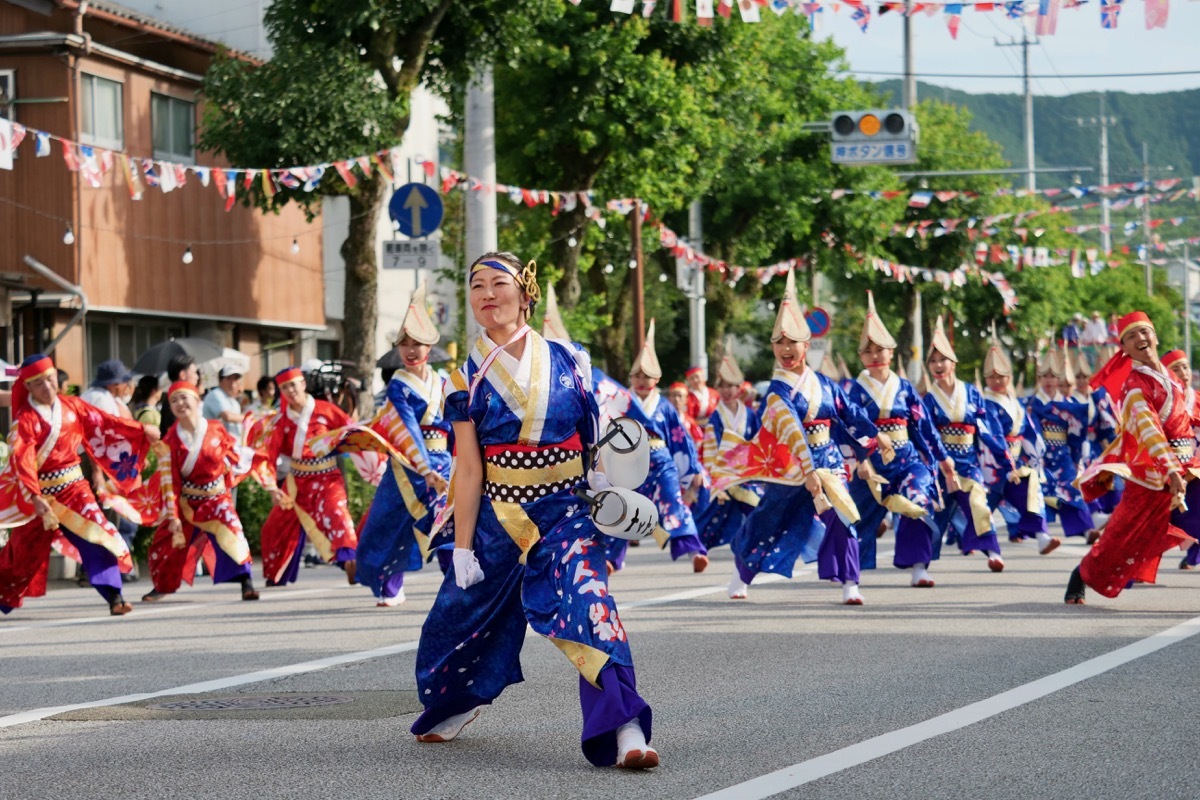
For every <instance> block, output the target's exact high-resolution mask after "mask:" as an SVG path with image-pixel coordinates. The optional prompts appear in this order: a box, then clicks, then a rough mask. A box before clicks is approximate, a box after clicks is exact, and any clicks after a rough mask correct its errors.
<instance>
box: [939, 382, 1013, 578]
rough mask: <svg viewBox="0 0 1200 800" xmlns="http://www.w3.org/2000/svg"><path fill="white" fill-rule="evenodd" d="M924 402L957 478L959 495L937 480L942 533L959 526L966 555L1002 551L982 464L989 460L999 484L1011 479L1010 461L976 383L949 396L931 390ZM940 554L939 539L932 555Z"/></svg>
mask: <svg viewBox="0 0 1200 800" xmlns="http://www.w3.org/2000/svg"><path fill="white" fill-rule="evenodd" d="M922 402H923V403H924V404H925V411H926V412H927V413H928V414H929V421H930V422H931V423H933V426H934V427H935V428H937V431H938V435H939V436H941V439H942V448H943V449H944V450H945V451H946V455H948V456H950V458H952V459H953V460H954V473H955V475H956V477H957V478H958V484H959V488H960V491H957V492H947V491H946V479H945V476H944V475H939V476H938V481H939V485H940V486H941V488H942V497H943V499H944V502H945V507H944V508H943V509H942V510H941V511H939V512H938V513H937V516H936V517H935V519H934V521H935V522H936V523H937V529H938V531H939V532H940V533H946V532H947V531H948V530H950V529H951V526H952V525H953V526H955V528H957V527H958V526H961V530H962V533H961V535H960V536H959V537H958V544H959V547H960V548H961V549H962V552H964V553H970V552H973V551H977V550H978V551H982V552H985V553H987V552H992V553H997V554H998V553H999V552H1000V542H999V541H998V540H997V539H996V531H995V530H993V528H992V510H991V508H989V507H988V503H987V491H986V488H985V484H984V478H983V467H982V463H981V462H982V460H983V459H991V460H992V461H993V462H994V464H995V471H996V473H997V474H998V475H999V476H1000V478H1001V479H1004V480H1007V478H1008V471H1009V469H1011V468H1012V461H1011V460H1010V458H1009V455H1008V449H1007V448H1006V447H1005V445H1004V440H1003V439H1002V438H1000V437H999V436H998V434H997V432H996V431H995V430H993V427H992V426H993V424H994V423H992V422H990V421H989V418H988V413H987V406H986V404H985V402H984V399H983V395H982V394H981V393H980V391H979V390H978V389H977V388H975V386H973V385H972V384H969V383H964V382H963V381H960V380H956V381H955V382H954V389H952V390H951V391H950V393H949V394H946V393H945V392H943V391H942V390H941V389H940V388H938V386H937V384H932V383H931V385H930V387H929V393H928V394H926V395H925V397H924V399H923V400H922ZM940 550H941V536H937V537H935V541H934V552H935V554H936V553H938V552H939V551H940Z"/></svg>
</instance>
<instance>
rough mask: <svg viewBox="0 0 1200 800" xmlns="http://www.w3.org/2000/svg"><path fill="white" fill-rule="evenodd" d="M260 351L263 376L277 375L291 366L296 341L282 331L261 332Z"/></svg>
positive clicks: (259, 337) (259, 338)
mask: <svg viewBox="0 0 1200 800" xmlns="http://www.w3.org/2000/svg"><path fill="white" fill-rule="evenodd" d="M258 343H259V351H260V352H261V354H262V374H263V375H272V376H273V375H275V374H276V373H277V372H279V371H280V370H283V369H285V368H287V367H288V366H290V365H291V364H292V363H293V362H292V346H293V345H294V344H295V343H296V342H295V340H294V339H293V338H292V337H291V336H289V335H288V334H287V333H284V332H280V331H261V332H260V333H259V334H258Z"/></svg>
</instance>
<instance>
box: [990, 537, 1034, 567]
mask: <svg viewBox="0 0 1200 800" xmlns="http://www.w3.org/2000/svg"><path fill="white" fill-rule="evenodd" d="M1039 541H1041V540H1040V539H1039ZM984 552H985V553H987V557H988V561H991V560H992V559H993V558H994V559H996V560H997V561H999V562H1001V563H1003V562H1004V559H1003V558H1001V557H1000V554H999V553H997V552H996V551H995V550H985V551H984Z"/></svg>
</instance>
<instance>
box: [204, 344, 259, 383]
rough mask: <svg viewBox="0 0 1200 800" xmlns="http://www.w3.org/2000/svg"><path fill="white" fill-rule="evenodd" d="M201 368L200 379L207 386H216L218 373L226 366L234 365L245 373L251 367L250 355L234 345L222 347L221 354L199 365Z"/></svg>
mask: <svg viewBox="0 0 1200 800" xmlns="http://www.w3.org/2000/svg"><path fill="white" fill-rule="evenodd" d="M197 366H198V367H199V368H200V380H201V382H203V384H204V385H205V386H216V385H217V375H218V374H219V373H220V372H221V370H222V369H223V368H224V367H234V368H235V369H237V370H238V371H239V372H241V373H242V374H243V375H245V374H246V372H247V371H249V369H250V356H248V355H246V354H245V353H243V352H242V351H240V350H234V349H233V348H232V347H225V348H222V349H221V355H219V356H217V357H216V358H213V359H209V360H208V361H205V362H203V363H201V364H198V365H197Z"/></svg>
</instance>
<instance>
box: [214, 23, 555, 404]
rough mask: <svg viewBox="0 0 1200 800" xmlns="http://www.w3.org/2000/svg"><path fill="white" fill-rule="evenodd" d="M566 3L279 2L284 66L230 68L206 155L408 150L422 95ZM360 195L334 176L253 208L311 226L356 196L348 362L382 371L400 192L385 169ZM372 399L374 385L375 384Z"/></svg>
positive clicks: (274, 162)
mask: <svg viewBox="0 0 1200 800" xmlns="http://www.w3.org/2000/svg"><path fill="white" fill-rule="evenodd" d="M558 9H559V4H558V3H557V2H555V1H554V0H533V2H529V3H523V4H522V6H521V11H520V12H513V11H511V10H510V9H509V7H508V6H505V5H503V4H501V3H498V2H495V0H404V2H402V3H401V2H395V0H275V2H273V3H272V4H271V6H270V8H269V9H268V10H267V12H266V14H265V23H266V27H267V31H268V35H269V37H270V40H271V45H272V47H273V49H274V56H273V57H272V59H271V60H270V61H268V62H266V63H264V64H261V65H255V64H251V63H249V62H247V61H245V60H242V59H237V58H232V57H228V56H219V57H218V58H217V59H216V60H215V61H214V63H213V65H212V67H211V68H210V70H209V72H208V74H207V75H206V76H205V83H204V94H205V100H206V103H205V109H204V119H203V126H202V130H201V135H200V143H199V144H200V147H201V149H204V150H209V151H212V152H217V153H222V154H224V155H225V156H226V157H227V158H228V159H229V160H230V161H232V162H233V163H235V164H244V165H252V166H255V167H267V168H285V167H292V166H297V165H304V164H317V163H332V162H336V161H340V160H345V159H347V158H352V157H354V156H358V155H362V154H364V153H372V152H377V151H380V150H384V149H387V148H390V147H392V146H394V145H396V144H397V143H399V142H400V141H402V140H403V137H404V134H405V131H406V130H407V129H408V125H409V121H410V101H411V97H412V93H413V91H414V90H415V89H416V88H417V86H419V85H421V84H422V83H429V84H433V85H439V86H445V85H448V84H453V83H461V82H463V81H464V80H465V78H466V75H467V73H468V71H469V69H470V68H471V66H472V65H474V64H478V63H481V62H484V61H486V60H488V59H489V58H490V57H491V55H492V54H493V53H495V52H496V51H497V50H501V49H504V50H507V49H509V48H510V47H511V46H512V45H513V43H515V42H518V41H520V40H521V39H523V38H524V37H525V36H526V35H527V34H528V31H529V26H530V25H532V24H533V23H535V22H536V21H537V20H538V19H539V18H541V17H543V16H547V15H552V14H554V13H557V12H558ZM369 173H370V174H368V175H365V176H363V177H360V179H359V180H358V182H357V185H356V186H354V187H353V188H351V187H349V186H347V185H346V184H345V183H344V182H343V181H342V180H341V179H340V178H339V177H338V176H337V175H335V174H329V175H326V177H325V178H324V180H322V181H321V183H320V185H319V188H318V189H317V191H315V192H312V193H306V192H304V191H303V189H287V188H286V187H279V191H278V192H277V193H275V194H269V193H267V192H265V191H264V190H263V187H262V184H261V182H256V183H254V184H253V185H252V186H251V187H250V189H249V191H248V192H246V193H245V194H243V195H242V200H243V201H244V202H246V203H248V204H252V205H255V206H257V207H259V208H262V209H264V210H278V209H279V208H281V207H282V206H284V205H286V204H287V203H292V202H295V203H299V204H301V205H302V206H303V207H304V208H305V210H306V211H307V212H308V213H309V214H310V216H311V215H314V214H315V213H316V212H317V211H318V210H319V202H320V199H321V197H324V196H329V195H344V196H346V197H348V198H349V203H350V226H349V227H350V232H349V236H348V238H347V239H346V241H345V243H344V244H343V245H342V251H341V252H342V257H343V258H344V259H345V262H346V296H345V310H346V313H345V317H344V325H345V328H344V345H345V357H346V359H347V360H349V361H352V362H354V363H355V364H356V365H357V367H358V369H359V370H360V372H361V373H362V374H363V375H370V374H371V371H372V370H373V369H374V360H375V352H374V342H375V328H376V323H377V320H378V296H377V275H378V266H377V263H376V254H375V229H376V224H377V222H378V219H379V213H380V210H381V209H382V206H383V201H384V198H385V196H386V192H387V188H388V181H387V180H386V179H385V178H384V176H383V175H381V174H380V173H379V172H378V171H376V170H375V169H374V168H371V169H370V170H369ZM366 386H367V387H368V390H369V386H370V384H369V382H368V383H367V384H366Z"/></svg>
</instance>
